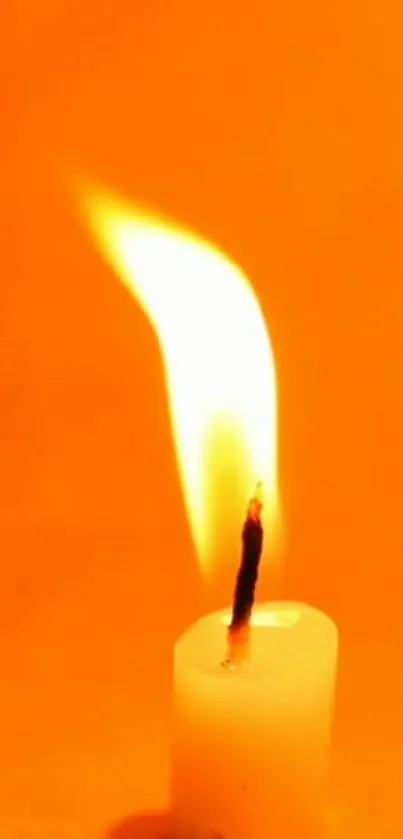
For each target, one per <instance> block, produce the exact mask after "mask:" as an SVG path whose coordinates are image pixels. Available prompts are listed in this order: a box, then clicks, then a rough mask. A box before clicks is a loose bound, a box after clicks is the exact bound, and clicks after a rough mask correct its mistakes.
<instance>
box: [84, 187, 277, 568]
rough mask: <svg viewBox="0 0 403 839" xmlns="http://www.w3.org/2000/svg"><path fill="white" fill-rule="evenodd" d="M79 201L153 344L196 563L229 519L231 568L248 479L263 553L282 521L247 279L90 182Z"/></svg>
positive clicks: (272, 410)
mask: <svg viewBox="0 0 403 839" xmlns="http://www.w3.org/2000/svg"><path fill="white" fill-rule="evenodd" d="M81 199H82V200H81V204H82V207H83V209H84V213H85V216H86V220H87V223H88V224H89V227H90V229H91V231H92V234H93V236H94V239H95V241H96V243H97V245H98V246H99V248H100V250H101V252H102V253H103V255H104V256H105V257H106V258H107V260H108V261H109V263H110V264H111V265H112V267H113V268H114V270H115V271H116V273H117V275H118V276H119V278H120V280H121V281H122V283H123V284H124V285H125V286H126V287H127V288H128V290H129V291H130V292H131V294H132V295H133V296H134V297H135V298H136V300H137V301H138V303H139V304H140V305H141V306H142V308H143V309H144V311H145V312H146V314H147V316H148V317H149V319H150V321H151V323H152V324H153V326H154V329H155V331H156V334H157V336H158V339H159V343H160V347H161V351H162V356H163V360H164V363H165V371H166V381H167V389H168V395H169V402H170V413H171V421H172V428H173V437H174V443H175V448H176V453H177V459H178V464H179V471H180V476H181V481H182V486H183V491H184V497H185V500H186V506H187V511H188V515H189V521H190V525H191V529H192V533H193V537H194V540H195V544H196V548H197V552H198V557H199V562H200V566H201V569H202V570H203V571H204V572H209V571H211V570H212V569H213V567H214V563H215V561H216V559H217V553H218V552H220V551H221V548H220V550H219V551H217V550H216V543H217V533H218V531H220V530H223V531H224V530H225V529H226V527H227V525H226V524H225V522H227V524H228V521H229V520H230V526H229V530H231V531H233V537H234V538H233V539H232V541H231V539H229V541H228V540H227V545H226V549H225V550H226V552H227V554H228V553H229V552H231V553H232V551H233V550H235V551H236V554H235V558H234V556H233V555H232V556H231V559H232V564H234V562H235V563H237V561H238V553H239V540H240V531H241V527H242V518H243V517H244V514H245V511H246V508H247V502H248V499H249V497H250V494H251V491H253V488H254V486H255V485H256V482H257V481H260V482H262V484H263V486H264V523H265V530H266V545H267V544H268V543H269V544H268V551H269V552H270V553H271V554H273V550H271V549H270V544H271V546H272V549H273V546H274V541H275V538H276V534H277V535H278V533H279V521H280V517H279V500H278V491H277V462H276V460H277V452H276V419H277V418H276V385H275V370H274V361H273V355H272V350H271V346H270V341H269V337H268V333H267V329H266V325H265V321H264V318H263V315H262V312H261V309H260V306H259V304H258V301H257V299H256V296H255V294H254V292H253V289H252V287H251V285H250V283H249V282H248V280H247V278H246V277H245V275H244V274H243V272H242V270H241V269H240V268H239V267H238V266H237V265H235V264H234V263H233V262H232V261H231V260H230V259H228V258H227V257H226V256H225V255H224V254H223V253H221V252H220V251H219V250H218V249H217V248H216V247H214V246H213V245H211V244H209V243H208V242H206V241H204V240H202V239H201V238H199V237H198V236H197V235H194V234H193V233H190V232H188V231H187V230H185V229H182V228H180V227H179V226H176V225H175V224H173V223H170V222H167V221H165V220H164V219H162V218H158V217H155V216H152V215H150V214H149V213H147V212H144V211H143V210H142V209H141V208H138V207H136V206H133V205H129V204H127V203H125V202H124V201H123V200H121V199H118V198H116V196H114V195H112V194H110V193H108V192H107V191H105V190H100V189H98V188H88V189H86V190H85V191H84V192H83V194H82V196H81ZM223 475H225V476H226V478H223ZM224 486H225V489H224ZM214 487H215V489H216V492H215V497H214V499H213V500H212V495H213V496H214V490H213V488H214ZM228 511H229V512H228ZM227 530H228V527H227ZM218 541H219V540H218ZM230 542H231V545H230Z"/></svg>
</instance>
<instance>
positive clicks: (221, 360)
mask: <svg viewBox="0 0 403 839" xmlns="http://www.w3.org/2000/svg"><path fill="white" fill-rule="evenodd" d="M81 198H82V207H83V208H84V212H85V215H86V218H87V221H88V223H89V226H90V229H91V230H92V232H93V235H94V238H95V240H96V242H97V244H98V245H99V246H100V247H101V250H102V251H103V253H104V254H105V255H106V256H107V258H108V260H109V261H110V262H111V264H112V265H113V267H114V268H115V270H116V271H117V273H118V274H119V276H120V278H121V279H122V281H123V282H124V284H125V285H126V287H127V288H128V289H129V290H130V291H131V292H132V294H133V295H134V296H135V298H136V299H137V301H138V302H139V303H140V305H141V306H142V307H143V309H144V311H145V313H146V314H147V316H148V317H149V318H150V320H151V322H152V324H153V326H154V328H155V330H156V333H157V336H158V339H159V343H160V347H161V351H162V356H163V360H164V363H165V373H166V382H167V388H168V397H169V405H170V414H171V421H172V428H173V439H174V445H175V448H176V453H177V459H178V466H179V474H180V478H181V481H182V487H183V493H184V500H185V504H186V508H187V512H188V516H189V522H190V525H191V529H192V533H193V537H194V543H195V547H196V552H197V555H198V559H199V562H200V568H201V571H202V572H203V574H204V575H205V576H209V575H211V574H214V566H215V564H216V563H218V562H222V561H223V557H224V556H226V557H227V558H229V561H232V563H233V562H234V557H236V555H237V552H238V543H239V533H238V531H239V523H240V521H241V516H242V515H243V510H244V506H245V502H246V500H247V498H248V492H249V490H250V488H251V487H253V486H256V485H257V486H258V490H257V492H256V493H255V495H254V496H253V497H252V500H251V502H250V504H249V508H248V512H247V517H246V522H245V525H244V530H243V552H242V559H241V565H240V568H239V572H238V578H237V583H236V587H235V595H234V602H233V610H232V615H230V614H229V613H228V611H221V612H217V613H214V614H211V615H208V616H207V617H205V618H202V619H201V620H199V621H197V622H196V623H195V624H194V625H193V626H192V627H190V629H188V630H187V631H186V632H185V633H184V634H183V635H182V637H181V638H180V639H179V640H178V642H177V644H176V647H175V655H174V694H175V697H174V698H175V701H174V706H175V725H174V737H173V764H172V815H173V827H174V832H175V839H288V837H290V839H316V837H317V836H318V835H320V831H321V819H322V812H323V803H324V800H325V789H326V771H327V764H328V757H329V743H330V731H331V719H332V703H333V695H334V687H335V677H336V664H337V630H336V627H335V625H334V624H333V623H332V621H331V620H330V619H329V618H328V617H327V616H326V615H324V614H322V613H321V612H319V611H317V610H316V609H313V608H312V607H310V606H307V605H304V604H293V603H275V604H265V605H260V606H257V607H256V608H255V610H254V613H253V614H252V606H253V603H254V597H255V584H256V580H257V573H258V568H259V564H260V562H261V558H263V559H264V557H262V545H263V533H264V537H265V544H267V545H268V553H269V555H270V559H271V561H272V562H273V560H274V557H275V556H276V549H277V548H278V545H279V535H280V534H281V505H280V503H279V493H278V488H277V465H276V393H275V374H274V360H273V355H272V351H271V346H270V341H269V337H268V334H267V330H266V325H265V322H264V318H263V315H262V312H261V310H260V306H259V304H258V301H257V300H256V297H255V295H254V293H253V290H252V288H251V286H250V284H249V282H248V280H247V278H246V277H245V276H244V274H243V273H242V271H241V270H240V268H239V267H238V266H236V265H234V263H232V262H231V261H230V260H228V259H227V258H226V257H225V256H224V255H223V254H222V253H220V252H219V251H218V250H217V249H216V248H214V247H213V246H212V245H210V244H209V243H207V242H205V241H203V240H201V239H200V238H199V237H197V236H195V235H193V234H191V233H189V232H188V231H185V230H183V229H180V228H179V227H178V226H175V225H173V224H170V223H168V222H166V221H165V220H161V219H158V218H155V217H150V215H149V214H147V213H145V212H144V211H142V210H141V209H140V208H138V207H137V208H136V207H134V208H133V207H130V206H128V205H127V204H125V203H124V202H122V201H121V200H119V199H116V197H115V196H112V195H111V194H110V193H109V194H108V193H107V192H106V191H105V190H99V189H95V188H94V187H91V188H90V187H87V188H86V189H84V190H83V191H81ZM217 427H218V428H219V429H220V432H221V433H222V430H223V428H224V429H226V432H227V433H226V435H225V436H226V437H227V439H231V453H230V454H231V456H230V462H231V464H232V466H233V467H234V469H233V472H232V473H231V476H230V479H229V480H228V481H227V489H228V491H227V492H221V493H218V497H219V500H218V502H217V503H218V504H219V505H220V504H221V505H222V508H220V509H219V510H218V511H216V512H218V514H219V515H218V516H216V515H215V516H212V515H211V509H210V506H209V498H208V497H206V487H208V486H210V487H211V486H212V485H214V483H215V480H216V478H217V476H218V475H219V474H220V466H222V463H227V461H226V460H225V457H224V455H223V454H222V453H221V454H220V452H216V451H214V456H212V448H211V443H209V440H211V436H212V434H213V436H214V431H215V430H216V429H217ZM234 432H235V434H234ZM227 454H228V453H227V452H226V455H227ZM226 455H225V456H226ZM237 466H238V467H239V468H236V467H237ZM217 480H218V478H217ZM262 487H264V495H265V504H264V509H263V511H262V494H261V491H262ZM229 508H231V509H230V516H228V511H229ZM224 510H225V513H226V515H225V516H222V515H221V512H222V511H224ZM223 519H225V521H226V522H227V524H228V521H230V526H229V528H228V527H227V528H223V526H222V521H223ZM217 520H219V521H220V525H219V527H218V528H217V527H216V526H215V524H214V522H217ZM224 531H225V532H224ZM277 555H279V553H278V551H277ZM234 573H235V570H234ZM180 596H181V597H183V596H184V593H183V592H181V595H180ZM240 637H241V640H242V643H241V644H240V643H239V641H240ZM226 641H227V642H228V655H227V659H226V660H225V661H224V662H223V661H222V657H223V650H225V644H226ZM222 663H224V664H225V665H226V666H224V667H222V666H221V664H222Z"/></svg>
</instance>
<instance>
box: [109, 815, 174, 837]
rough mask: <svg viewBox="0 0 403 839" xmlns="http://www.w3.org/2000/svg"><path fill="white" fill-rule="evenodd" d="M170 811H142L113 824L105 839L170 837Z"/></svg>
mask: <svg viewBox="0 0 403 839" xmlns="http://www.w3.org/2000/svg"><path fill="white" fill-rule="evenodd" d="M169 830H170V817H169V813H163V812H162V813H141V814H140V815H135V816H129V817H128V818H127V819H124V820H123V821H121V822H118V823H117V824H114V825H112V826H111V827H110V828H109V829H108V831H107V833H106V834H105V837H104V839H170V832H169Z"/></svg>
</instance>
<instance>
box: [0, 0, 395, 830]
mask: <svg viewBox="0 0 403 839" xmlns="http://www.w3.org/2000/svg"><path fill="white" fill-rule="evenodd" d="M8 14H9V20H6V21H5V26H4V27H3V30H2V35H3V38H2V40H3V42H4V43H3V44H2V57H1V63H2V75H3V82H5V85H4V87H5V99H4V106H2V113H3V135H4V136H3V143H4V153H3V155H2V160H1V178H2V187H3V194H4V197H3V200H2V202H1V208H0V214H1V224H2V230H3V233H4V241H3V244H2V250H1V254H2V256H1V258H2V270H1V282H2V305H1V315H0V318H1V321H0V324H1V355H0V387H1V399H2V411H1V418H0V450H1V484H0V525H1V528H0V540H1V541H0V550H1V558H2V580H1V587H0V591H1V594H0V597H1V608H0V621H1V630H2V635H1V638H2V640H1V661H2V668H3V676H4V686H3V690H2V696H3V698H2V705H3V709H2V715H1V717H0V719H1V728H2V733H1V740H2V750H1V751H2V756H1V761H2V763H3V766H2V769H3V773H4V782H3V783H2V784H1V785H0V824H1V820H2V819H3V820H4V824H5V825H6V824H9V825H11V827H10V831H11V832H10V836H12V837H14V836H17V832H15V833H13V830H14V829H15V831H17V829H18V825H20V824H23V825H25V824H27V825H28V824H30V825H31V832H32V836H36V835H38V836H39V835H40V836H41V837H44V836H46V837H47V836H48V834H47V833H46V830H48V833H49V837H50V836H52V839H53V836H56V833H57V831H56V833H55V827H54V824H56V823H57V824H58V825H59V827H58V830H59V833H58V834H57V835H58V836H61V835H62V834H61V828H60V825H61V824H62V823H65V825H66V831H68V830H70V831H71V832H70V833H68V836H69V837H70V835H71V836H73V835H74V836H80V837H81V836H82V837H84V836H85V837H86V839H92V836H93V831H94V830H95V827H94V825H98V824H99V825H100V827H101V830H102V831H103V830H105V831H107V830H108V824H110V823H112V822H113V821H114V819H119V818H120V817H122V818H123V817H124V816H126V815H129V814H130V813H131V812H135V811H137V810H146V809H153V808H158V807H160V806H163V805H164V803H165V798H166V778H167V768H168V752H167V747H168V733H167V714H168V708H169V668H170V653H171V647H172V643H173V639H174V637H175V636H176V634H177V633H178V632H179V631H180V630H181V629H182V628H183V627H184V626H185V625H186V624H187V623H188V622H189V621H190V620H192V619H193V618H194V617H196V616H198V615H199V614H200V613H201V611H202V609H203V608H204V607H205V600H204V598H203V592H202V589H201V586H200V581H199V577H198V571H197V567H196V563H195V557H194V553H193V548H192V545H191V541H190V535H189V531H188V527H187V523H186V520H185V516H184V508H183V504H182V499H181V497H180V487H179V483H178V477H177V473H176V466H175V462H174V456H173V447H172V442H171V439H170V429H169V422H168V414H167V404H166V395H165V392H164V384H163V376H162V365H161V359H160V357H159V354H158V349H157V345H156V341H155V338H154V335H153V332H152V330H151V328H150V326H149V324H148V323H147V322H146V321H145V319H144V316H143V314H142V313H141V312H140V311H139V310H138V309H137V307H136V305H135V303H134V302H133V301H132V300H131V299H130V298H129V296H128V294H127V293H126V292H125V291H124V290H123V289H122V288H121V287H120V285H119V282H118V281H117V279H116V277H115V276H113V274H112V273H111V271H110V270H109V269H108V267H107V266H106V265H105V264H104V263H103V262H102V260H101V258H100V257H99V256H98V254H97V253H96V251H95V249H94V247H93V245H92V243H91V241H90V240H89V237H88V235H87V233H86V231H85V229H83V227H81V226H80V223H79V220H78V219H77V218H75V217H74V214H73V212H72V208H71V206H70V204H69V198H68V195H67V194H66V191H65V187H66V182H65V181H64V182H63V176H64V174H65V171H66V168H65V167H66V165H72V166H77V167H78V168H80V169H81V170H83V171H87V172H89V173H90V174H91V175H92V176H93V177H95V178H98V179H99V180H100V181H101V182H102V183H105V184H107V185H109V186H113V187H115V188H116V189H117V190H118V191H121V192H122V193H125V194H126V195H127V196H128V197H129V198H130V197H132V198H133V199H137V200H138V199H141V200H142V201H145V202H146V203H149V204H151V205H152V206H154V207H156V208H157V209H160V210H162V211H163V212H165V213H167V214H170V215H172V216H173V217H175V218H176V219H177V220H179V221H180V222H184V223H185V224H187V225H190V226H193V227H194V228H195V229H196V230H197V231H199V232H200V233H202V234H203V235H205V236H206V237H208V238H209V239H210V240H212V241H214V242H215V243H216V244H218V245H219V246H221V247H222V248H223V249H224V250H225V251H226V252H227V253H228V254H229V255H230V256H232V257H233V258H235V259H236V260H237V261H238V262H240V263H241V264H242V266H243V267H244V269H245V270H246V272H247V273H248V275H249V276H250V277H251V278H252V281H253V283H254V286H255V288H256V291H257V293H258V295H259V298H260V300H261V303H262V307H263V309H264V312H265V316H266V319H267V322H268V325H269V329H270V333H271V337H272V341H273V345H274V352H275V356H276V360H277V365H278V384H279V400H280V467H281V486H282V492H283V498H284V505H285V516H286V523H287V532H288V550H287V558H286V561H287V565H286V573H285V580H284V589H283V592H284V594H285V595H286V596H292V597H295V598H301V599H305V600H307V601H309V602H311V603H313V604H314V605H318V606H320V607H322V608H324V609H325V610H327V611H328V612H329V613H330V614H331V615H333V616H334V618H335V619H336V620H337V622H338V624H339V626H340V628H341V630H342V638H346V639H352V638H353V637H354V638H355V639H360V638H366V639H367V646H366V651H367V652H366V656H367V659H366V660H367V661H368V668H367V671H366V672H367V677H368V679H369V680H370V687H368V690H369V691H370V694H369V695H370V699H369V700H366V701H365V703H364V706H363V707H364V708H365V709H366V710H365V713H364V717H365V719H366V720H367V729H363V732H364V733H363V734H362V738H363V742H364V741H365V742H366V743H368V742H369V740H368V737H369V732H370V731H371V726H372V734H373V733H374V727H373V726H374V725H375V723H374V722H371V723H370V722H368V719H369V717H368V714H369V710H368V707H369V706H370V705H371V701H372V698H373V696H374V690H376V686H377V685H378V687H379V683H380V679H377V678H376V675H374V674H375V672H376V671H375V669H374V666H372V665H373V661H374V659H372V658H371V656H372V653H371V652H370V651H369V650H370V648H369V646H368V645H369V643H370V639H371V638H375V637H378V640H379V639H383V638H385V639H388V643H389V644H391V643H392V640H393V638H395V641H396V636H399V635H401V634H402V633H401V598H402V583H403V573H402V565H401V563H402V549H403V517H402V498H403V478H402V467H403V442H402V430H401V429H402V419H403V376H402V353H403V333H402V323H403V289H402V273H401V272H402V262H403V259H402V257H403V249H402V139H403V138H402V108H401V101H402V71H403V66H402V61H401V58H400V56H399V50H400V43H401V31H402V13H401V11H400V8H399V4H398V3H397V2H392V0H375V2H374V3H372V4H370V6H369V4H368V3H364V2H362V0H354V2H347V0H345V2H343V3H341V2H336V0H334V2H332V3H325V4H324V3H322V2H319V0H312V2H302V0H294V2H291V0H285V2H283V3H279V2H273V3H268V2H264V0H249V2H248V3H236V2H235V3H234V2H230V0H221V2H220V3H216V2H214V0H194V2H187V1H186V2H185V0H164V2H163V0H149V2H148V3H146V2H144V3H140V2H139V0H137V2H133V0H114V2H113V3H103V2H101V0H98V3H97V2H95V0H81V2H78V0H70V2H59V3H55V2H53V0H52V1H51V0H15V3H14V7H13V8H12V12H11V15H10V13H8ZM139 592H141V595H140V596H139ZM261 594H262V596H264V595H269V594H270V592H268V591H261ZM356 643H359V640H355V641H354V644H356ZM360 643H361V642H360ZM396 643H397V642H396ZM345 649H346V650H347V652H346V653H345V657H344V659H342V665H343V661H344V662H345V661H347V658H348V650H351V649H353V642H352V641H350V640H349V641H348V643H346V645H345ZM354 649H355V648H354ZM376 649H377V650H378V646H377V647H376ZM382 649H383V648H382ZM385 649H386V648H385ZM388 649H389V650H390V647H388ZM397 649H398V655H399V647H397ZM373 655H374V657H375V653H373ZM388 655H389V658H388ZM378 659H379V660H382V661H383V662H384V663H385V661H386V662H389V664H388V665H385V667H384V669H385V674H386V675H387V676H388V678H389V682H388V683H387V684H389V687H390V696H389V693H388V692H387V689H386V688H385V689H384V690H383V689H382V690H381V689H380V688H379V690H378V693H377V696H378V694H379V696H378V699H377V702H378V704H377V708H382V712H381V711H380V712H379V713H380V715H379V719H382V718H383V719H385V717H388V718H390V713H391V711H390V703H391V701H392V699H391V697H392V690H391V687H392V684H393V683H394V682H395V683H394V687H395V693H394V695H395V694H396V689H397V690H399V689H400V690H401V689H402V686H401V685H400V682H399V679H400V676H399V675H398V676H397V677H396V679H395V676H394V675H391V673H392V670H391V668H392V664H393V662H392V658H391V653H390V652H389V653H388V654H386V653H385V652H384V651H383V652H379V650H378V653H377V659H376V660H377V661H378ZM362 660H363V654H361V653H360V654H359V655H357V660H356V662H355V664H351V673H350V675H351V676H354V673H356V672H357V670H356V664H357V663H359V662H362ZM345 666H346V667H347V665H345ZM346 672H347V671H346ZM349 672H350V671H349ZM399 672H400V662H399V665H398V674H399ZM342 673H343V669H342ZM368 674H369V675H368ZM385 674H384V675H385ZM385 678H386V676H385ZM347 681H348V680H347ZM347 681H346V684H347ZM343 684H344V682H343ZM348 684H349V686H350V687H349V691H350V693H349V694H348V695H349V697H350V699H349V701H348V702H347V700H346V708H345V715H343V714H341V717H340V719H342V720H344V723H343V724H344V728H341V729H340V730H342V731H344V734H343V735H340V736H341V738H342V739H343V737H344V738H345V740H346V741H348V740H350V739H352V737H353V734H354V733H356V731H357V720H362V718H363V713H362V711H361V710H360V707H359V702H358V700H357V709H358V710H357V713H356V718H354V720H353V717H349V716H348V713H347V709H348V707H350V709H351V708H352V707H353V705H352V704H351V703H352V702H353V699H354V697H357V695H358V693H359V692H360V691H361V693H362V692H363V679H362V678H360V679H358V680H357V682H356V683H354V681H351V680H350V681H349V682H348ZM383 684H384V683H383ZM343 689H344V688H343ZM346 690H347V688H346ZM343 695H344V694H343ZM360 695H361V694H360ZM346 696H347V694H346ZM399 696H401V694H399ZM340 701H342V700H340ZM393 701H395V700H393ZM382 703H383V704H382ZM396 707H397V706H396ZM343 713H344V712H343ZM377 719H378V717H377ZM396 724H397V723H396ZM399 731H400V729H399ZM396 732H397V729H394V730H393V736H392V734H391V737H392V739H393V740H394V741H396ZM366 738H367V739H366ZM378 762H379V761H378ZM46 820H47V821H48V827H46V825H45V824H44V822H46ZM13 825H14V826H15V827H13ZM75 825H76V826H77V827H75ZM103 826H104V827H103ZM76 830H77V833H76V832H74V831H76ZM35 831H37V833H36V832H35ZM80 831H81V832H80ZM18 835H19V834H18ZM28 835H29V837H31V833H29V834H28ZM104 835H105V834H104ZM108 835H109V834H108ZM133 835H134V834H133ZM366 835H367V836H368V834H366ZM7 836H8V834H7ZM66 836H67V833H66ZM63 837H64V834H63Z"/></svg>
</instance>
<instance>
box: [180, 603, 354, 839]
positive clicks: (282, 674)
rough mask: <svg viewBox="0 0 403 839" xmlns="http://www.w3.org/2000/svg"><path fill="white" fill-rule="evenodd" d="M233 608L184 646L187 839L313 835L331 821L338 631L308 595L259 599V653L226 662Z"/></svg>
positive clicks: (202, 623)
mask: <svg viewBox="0 0 403 839" xmlns="http://www.w3.org/2000/svg"><path fill="white" fill-rule="evenodd" d="M226 621H228V612H216V613H215V614H211V615H208V616H207V617H205V618H202V619H201V620H199V621H197V623H195V624H194V625H193V626H191V627H190V628H189V629H188V630H187V631H186V632H185V633H184V634H183V635H182V636H181V638H180V639H179V640H178V642H177V644H176V647H175V673H174V679H175V725H174V743H173V766H172V813H173V833H174V836H175V839H269V837H273V839H288V838H289V837H290V839H291V837H292V839H308V837H309V839H312V837H316V836H319V835H320V834H321V828H322V816H323V806H324V803H325V797H326V782H327V770H328V759H329V746H330V737H331V722H332V716H333V714H332V711H333V698H334V689H335V677H336V668H337V647H338V636H337V629H336V626H335V625H334V623H333V622H332V621H331V620H330V619H329V618H328V617H327V616H326V615H324V614H323V613H322V612H319V611H317V610H316V609H313V608H311V607H310V606H306V605H303V604H299V603H272V604H263V605H259V606H256V608H255V610H254V613H253V620H252V625H253V629H252V646H251V651H252V653H251V663H250V665H247V666H245V667H242V668H240V669H238V670H236V671H227V670H225V669H223V668H222V667H221V666H220V661H221V660H222V657H223V653H224V652H225V646H226V625H225V624H226Z"/></svg>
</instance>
